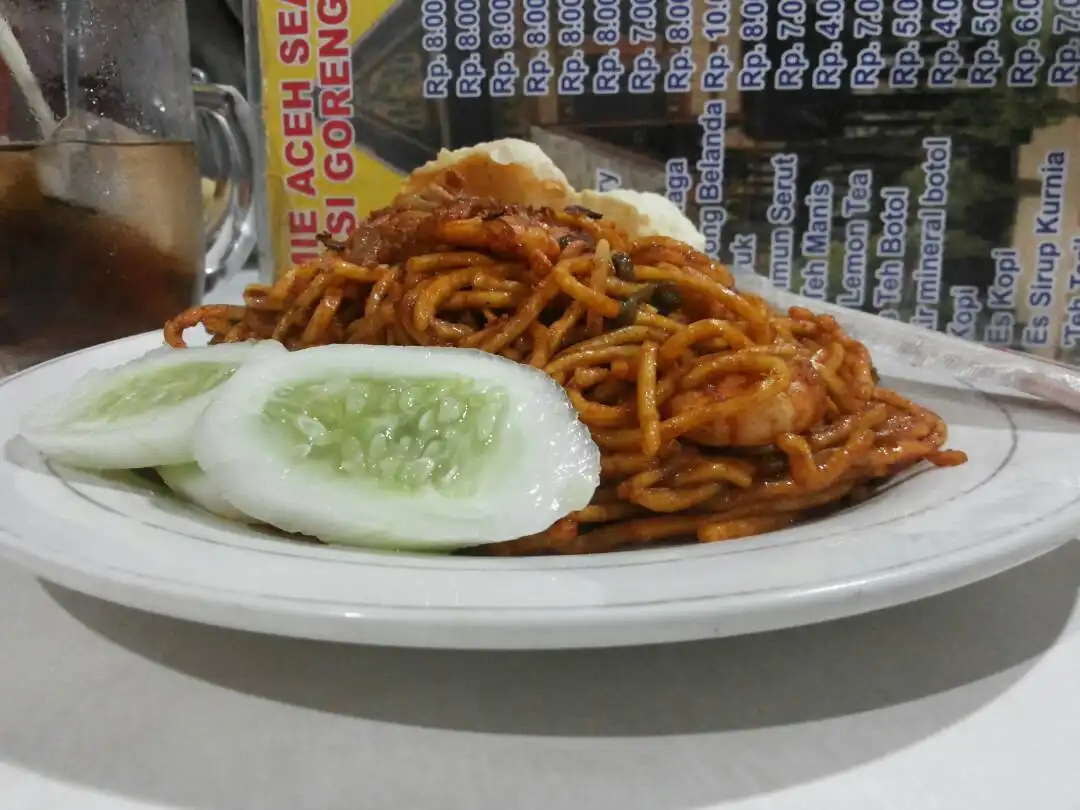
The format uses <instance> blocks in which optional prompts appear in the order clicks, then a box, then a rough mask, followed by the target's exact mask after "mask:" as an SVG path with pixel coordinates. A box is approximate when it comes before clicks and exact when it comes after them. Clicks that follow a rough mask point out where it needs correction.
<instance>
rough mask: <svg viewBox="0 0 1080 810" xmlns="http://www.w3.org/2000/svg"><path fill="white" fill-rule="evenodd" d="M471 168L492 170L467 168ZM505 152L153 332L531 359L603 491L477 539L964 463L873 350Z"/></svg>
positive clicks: (645, 530)
mask: <svg viewBox="0 0 1080 810" xmlns="http://www.w3.org/2000/svg"><path fill="white" fill-rule="evenodd" d="M484 160H487V163H483V161H484ZM470 161H472V162H470ZM481 163H483V165H482V166H481V168H482V169H484V170H485V171H488V173H489V175H490V174H492V167H493V166H494V167H495V168H496V169H498V171H494V174H498V175H499V176H500V177H501V178H502V180H501V182H486V183H485V182H470V180H469V177H470V174H471V175H473V176H475V175H477V173H478V172H480V169H478V168H477V166H478V165H480V164H481ZM470 166H471V167H472V171H471V172H470ZM500 166H501V164H495V163H493V162H492V161H490V160H489V159H487V158H484V157H483V156H480V157H477V156H475V155H474V156H473V157H470V158H467V159H465V160H464V162H460V161H459V162H458V163H457V164H456V165H452V166H449V167H443V168H441V170H439V171H438V172H431V171H429V172H428V174H429V176H428V178H427V179H426V181H425V182H424V183H421V184H419V185H418V184H417V183H415V182H414V183H411V184H410V185H407V186H406V188H405V190H403V192H402V194H401V195H400V196H399V197H398V198H397V199H396V200H395V202H394V205H392V206H391V207H389V208H385V209H383V210H380V211H377V212H375V213H373V214H372V215H370V216H369V217H368V218H367V219H366V220H365V221H364V222H362V223H361V224H360V225H359V226H358V227H357V228H356V230H355V231H354V232H353V233H352V234H351V236H349V238H348V239H347V240H346V241H343V242H338V241H334V240H332V239H330V238H328V237H324V238H323V240H322V241H323V244H324V247H325V250H324V252H323V255H321V256H320V257H319V258H318V259H316V260H314V261H309V262H307V263H304V264H302V265H299V266H296V267H294V268H293V269H292V270H290V271H289V272H288V273H286V274H285V275H283V276H282V277H281V278H279V279H278V280H277V281H276V282H275V283H274V284H273V285H253V286H251V287H249V288H248V289H247V291H246V292H245V295H244V305H243V306H203V307H197V308H193V309H191V310H189V311H187V312H184V313H182V314H181V315H179V316H178V317H176V318H175V319H174V320H172V321H170V322H169V323H168V324H167V326H166V329H165V337H166V341H167V342H168V343H169V344H171V345H172V346H175V347H181V346H184V345H185V342H184V332H185V330H186V329H188V328H191V327H194V326H197V325H202V326H203V327H205V329H206V330H207V331H208V332H209V334H210V336H211V342H212V343H229V342H236V341H246V340H252V339H263V338H273V339H276V340H279V341H281V342H282V343H284V345H285V346H286V347H287V348H289V349H291V350H302V349H305V348H307V347H311V346H319V345H324V344H331V343H363V344H375V345H399V346H454V347H461V348H472V349H479V350H481V351H484V352H492V353H496V354H501V355H503V356H504V357H507V358H510V359H512V360H515V361H517V362H520V363H525V364H528V365H531V366H534V367H536V368H538V369H542V370H543V371H545V372H546V373H547V374H548V375H550V376H551V377H552V378H554V379H555V380H556V381H557V382H558V383H559V384H561V385H562V386H563V387H564V388H565V390H566V393H567V395H568V397H569V399H570V401H571V403H572V404H573V406H574V407H575V408H576V409H577V411H578V413H579V415H580V418H581V420H582V421H583V422H584V423H585V424H586V425H587V426H588V428H589V429H590V431H591V433H592V435H593V437H594V439H595V441H596V443H597V444H598V445H599V447H600V449H601V454H602V483H601V487H600V489H599V490H598V491H597V493H596V495H595V497H594V499H593V501H592V503H591V505H589V506H588V507H587V508H585V509H583V510H581V511H579V512H576V513H573V514H571V515H570V516H569V517H568V518H566V519H563V520H561V521H559V522H558V523H556V524H555V525H553V526H552V527H551V528H550V529H548V530H547V531H545V532H543V533H541V534H538V535H533V536H530V537H523V538H520V539H517V540H513V541H510V542H506V543H501V544H496V545H490V546H485V547H483V548H479V549H475V550H474V551H473V553H484V554H497V555H532V554H545V553H561V554H579V553H596V552H608V551H614V550H620V549H625V548H630V547H640V546H646V545H651V544H657V543H662V542H672V541H685V540H692V539H695V538H696V540H698V541H700V542H712V541H719V540H728V539H733V538H737V537H745V536H749V535H755V534H759V533H762V532H768V531H772V530H776V529H780V528H783V527H786V526H788V525H790V524H792V523H795V522H798V521H801V520H805V519H808V518H811V517H813V516H816V515H818V514H821V513H822V510H828V509H834V508H836V507H839V506H843V505H846V504H850V503H852V502H855V501H858V500H859V499H862V498H865V497H867V495H869V494H870V493H871V492H872V491H873V490H874V488H875V487H877V486H879V485H880V484H881V483H882V482H883V481H885V480H886V479H889V478H891V477H893V476H896V475H897V474H899V473H901V472H902V471H905V470H908V469H909V468H912V467H913V466H915V465H918V464H920V463H923V462H929V464H932V465H936V466H953V465H957V464H961V463H963V462H964V461H965V456H964V455H963V453H960V452H958V451H954V450H946V449H943V448H944V444H945V441H946V433H947V431H946V426H945V423H944V422H943V421H942V420H941V418H940V417H938V416H937V415H936V414H934V413H932V412H931V411H929V410H927V409H926V408H923V407H921V406H919V405H917V404H916V403H914V402H911V401H909V400H908V399H906V398H905V397H903V396H901V395H900V394H898V393H896V392H894V391H891V390H887V389H885V388H881V387H879V385H878V384H877V375H876V372H875V369H874V367H873V365H872V363H871V357H870V354H869V352H868V350H867V348H866V347H865V346H864V345H862V344H861V343H859V342H857V341H855V340H853V339H852V338H850V337H848V336H847V335H846V334H845V333H844V331H843V330H842V329H841V328H840V327H839V326H838V325H837V323H836V322H835V321H834V320H833V319H832V318H831V317H828V316H822V315H816V314H814V313H813V312H811V311H809V310H807V309H802V308H792V309H791V310H789V311H787V312H777V311H774V310H773V309H772V308H771V307H770V306H769V305H768V304H767V303H766V302H765V301H764V300H763V299H762V298H760V297H758V296H756V295H752V294H748V293H745V292H740V291H738V290H737V289H736V287H735V284H734V279H733V278H732V275H731V273H730V272H729V271H728V270H727V269H726V268H724V267H723V266H721V265H719V264H717V263H716V262H714V261H712V260H710V259H709V258H708V257H707V256H705V255H704V254H703V253H701V252H699V251H698V250H696V249H695V248H693V247H691V246H690V245H688V244H686V243H684V242H681V241H677V240H676V239H673V238H670V237H668V236H663V235H657V234H655V233H654V234H647V233H646V234H641V233H637V234H631V233H629V232H628V230H627V229H626V228H624V227H622V226H621V225H620V223H619V222H618V221H617V220H619V219H620V218H619V217H611V216H607V215H602V214H601V213H600V212H598V211H594V210H592V209H591V208H587V207H583V206H581V205H575V204H570V205H564V206H562V207H555V206H554V205H550V204H548V203H551V202H554V203H558V201H559V194H560V193H562V192H561V191H559V190H558V189H556V191H557V192H558V193H554V194H548V195H546V196H547V197H554V198H555V199H553V200H552V199H543V197H545V195H544V194H540V195H538V194H536V193H535V189H536V188H537V187H539V186H542V185H543V184H542V183H540V182H539V181H538V180H537V179H536V177H530V178H527V179H528V183H526V184H525V185H531V188H532V189H533V190H534V191H533V193H531V198H530V195H527V194H523V193H521V192H520V191H507V188H508V187H513V188H518V185H520V183H519V184H518V185H514V184H515V183H516V182H517V181H520V180H521V178H520V177H516V175H515V172H524V171H526V169H524V168H523V167H520V166H509V167H507V166H501V168H499V167H500ZM488 180H489V181H490V177H488ZM548 185H550V184H548ZM558 185H559V184H558V183H556V186H558ZM492 191H495V192H499V196H498V197H495V196H492V195H491V194H490V193H489V192H492ZM538 197H540V198H541V199H540V200H539V202H540V203H542V204H536V203H537V198H538ZM515 198H516V199H515ZM523 198H525V199H527V200H528V201H527V202H522V199H523ZM566 199H571V198H569V197H568V198H565V199H564V200H563V201H565V200H566ZM530 202H531V203H532V204H529V203H530ZM622 219H623V220H624V221H625V218H622ZM638 230H640V229H638Z"/></svg>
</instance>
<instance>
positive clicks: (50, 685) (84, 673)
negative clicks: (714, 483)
mask: <svg viewBox="0 0 1080 810" xmlns="http://www.w3.org/2000/svg"><path fill="white" fill-rule="evenodd" d="M234 290H235V285H232V289H226V290H223V291H219V294H218V296H216V297H218V298H220V297H223V296H224V297H228V296H229V295H230V294H232V293H233V292H234ZM867 542H873V538H867ZM1078 589H1080V544H1077V543H1070V544H1069V545H1067V546H1065V547H1064V548H1062V549H1060V550H1058V551H1056V552H1053V553H1052V554H1049V555H1047V556H1046V557H1043V558H1041V559H1039V560H1036V561H1035V562H1032V563H1029V564H1028V565H1025V566H1023V567H1021V568H1019V569H1016V570H1014V571H1012V572H1009V573H1007V574H1004V575H1002V576H999V577H996V578H995V579H992V580H989V581H987V582H984V583H981V584H978V585H974V586H971V587H968V588H965V589H963V590H960V591H956V592H953V593H951V594H946V595H944V596H940V597H936V598H934V599H929V600H926V601H923V602H919V603H915V604H911V605H907V606H904V607H901V608H896V609H893V610H888V611H883V612H880V613H876V614H871V615H868V616H863V617H858V618H853V619H848V620H845V621H840V622H835V623H832V624H827V625H819V626H814V627H807V628H801V629H796V630H789V631H784V632H779V633H771V634H766V635H760V636H752V637H743V638H736V639H727V640H721V641H715V642H705V643H696V644H681V645H674V646H665V647H653V648H647V649H624V650H604V651H583V652H566V653H535V654H534V653H460V654H459V653H448V652H424V651H402V650H390V649H376V648H361V647H352V648H350V647H339V646H334V645H328V644H318V643H307V642H299V641H289V640H281V639H274V638H268V637H261V636H254V635H247V634H243V633H238V632H233V631H226V630H218V629H214V628H209V627H201V626H197V625H191V624H186V623H183V622H179V621H174V620H170V619H165V618H160V617H156V616H151V615H148V614H143V613H138V612H134V611H131V610H127V609H124V608H119V607H115V606H112V605H109V604H106V603H103V602H99V601H96V600H94V599H90V598H87V597H84V596H80V595H77V594H74V593H71V592H69V591H65V590H62V589H59V588H56V587H54V586H51V585H47V584H44V583H42V582H39V581H37V580H35V579H34V578H33V577H31V576H29V575H27V574H24V573H23V572H21V571H19V570H16V569H14V568H12V567H10V566H7V565H4V564H0V810H82V808H94V810H134V808H161V807H170V808H180V807H182V808H195V809H196V810H369V808H370V809H371V810H414V809H415V810H427V809H428V808H430V809H431V810H533V808H536V810H691V809H695V810H696V809H697V808H731V809H732V810H735V809H736V808H737V809H738V810H766V809H767V810H815V809H816V808H823V809H827V810H847V809H848V808H850V810H874V809H875V808H888V809H889V810H938V808H941V810H1017V809H1018V808H1036V809H1037V810H1059V809H1060V808H1077V807H1080V790H1078V789H1077V785H1078V783H1080V780H1078V778H1077V776H1076V770H1075V765H1076V762H1077V755H1078V752H1080V632H1078V629H1080V611H1078V610H1077V595H1078Z"/></svg>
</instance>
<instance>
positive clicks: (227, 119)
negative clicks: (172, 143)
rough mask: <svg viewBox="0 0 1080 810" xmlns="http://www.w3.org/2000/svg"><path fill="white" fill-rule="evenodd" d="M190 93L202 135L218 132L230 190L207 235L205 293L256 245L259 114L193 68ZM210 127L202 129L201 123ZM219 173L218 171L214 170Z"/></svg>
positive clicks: (239, 96)
mask: <svg viewBox="0 0 1080 810" xmlns="http://www.w3.org/2000/svg"><path fill="white" fill-rule="evenodd" d="M191 79H192V92H193V95H194V98H195V114H196V115H197V116H198V117H199V118H200V119H201V120H200V127H199V129H200V131H206V130H207V129H209V130H210V131H214V132H216V134H217V137H216V139H215V144H216V145H217V146H218V147H219V149H218V151H223V152H224V154H223V155H216V156H215V162H218V163H221V162H224V163H225V164H226V165H225V166H218V167H216V168H217V169H218V170H219V172H221V173H222V174H223V175H224V178H223V179H224V180H225V182H226V184H227V187H228V197H227V200H226V205H225V211H224V216H222V217H221V218H220V221H219V222H218V223H216V225H215V227H213V228H212V232H210V233H207V234H206V259H205V262H204V267H205V272H206V276H205V278H206V283H205V287H204V289H205V290H209V289H210V288H211V287H213V286H215V285H216V284H218V283H219V282H221V281H222V280H224V279H226V278H230V277H232V276H233V275H235V274H236V273H238V272H239V271H241V270H242V269H243V268H244V266H245V265H246V264H247V262H248V260H249V259H250V258H251V254H252V251H254V249H255V245H256V243H257V241H258V233H257V230H256V213H255V193H254V180H255V168H254V166H255V149H256V143H257V140H256V138H257V136H256V126H255V113H254V110H253V109H252V107H251V105H250V104H248V102H247V99H245V98H244V96H243V94H242V93H240V91H239V90H237V89H236V88H235V87H230V86H228V85H223V84H214V83H213V82H210V81H208V80H207V78H206V74H204V73H203V72H202V71H200V70H196V69H192V71H191ZM204 124H205V125H208V126H207V127H204V126H203V125H204ZM222 170H223V171H222ZM215 173H217V172H215Z"/></svg>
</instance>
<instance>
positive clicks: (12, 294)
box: [0, 0, 256, 376]
mask: <svg viewBox="0 0 1080 810" xmlns="http://www.w3.org/2000/svg"><path fill="white" fill-rule="evenodd" d="M0 62H2V63H3V64H2V65H0V376H3V375H4V374H8V373H12V372H14V371H18V370H20V369H22V368H26V367H27V366H29V365H32V364H34V363H36V362H40V361H42V360H45V359H48V358H50V357H55V356H57V355H60V354H64V353H66V352H69V351H73V350H76V349H79V348H84V347H86V346H91V345H94V344H97V343H101V342H104V341H108V340H113V339H115V338H120V337H125V336H128V335H132V334H137V333H139V332H144V331H148V330H152V329H157V328H160V327H161V326H162V324H163V323H164V322H165V321H166V320H167V319H168V318H170V317H172V316H173V315H175V314H176V313H178V312H180V311H182V310H183V309H185V308H187V307H189V306H191V305H193V304H195V303H198V301H199V300H200V298H201V296H202V294H203V292H204V290H206V289H207V287H208V285H209V284H210V283H213V282H216V281H218V280H220V279H221V278H223V277H224V276H227V275H229V274H230V273H233V272H235V271H236V270H238V269H240V268H241V267H242V266H243V264H244V262H245V261H246V260H247V259H248V258H249V257H250V255H251V251H252V248H253V246H254V244H255V241H256V237H255V234H254V224H255V221H254V210H253V198H252V168H251V162H252V149H253V144H254V135H253V131H254V121H253V117H252V112H251V109H250V108H249V107H248V105H247V103H246V102H245V101H244V99H243V98H242V96H241V95H240V93H239V92H237V91H236V90H235V89H233V88H230V87H224V86H220V85H214V84H211V83H209V82H208V81H207V80H206V77H205V76H202V75H201V74H199V73H197V72H193V71H192V69H191V63H190V56H189V51H188V38H187V20H186V16H185V9H184V2H183V0H65V2H63V3H60V2H46V1H45V0H0Z"/></svg>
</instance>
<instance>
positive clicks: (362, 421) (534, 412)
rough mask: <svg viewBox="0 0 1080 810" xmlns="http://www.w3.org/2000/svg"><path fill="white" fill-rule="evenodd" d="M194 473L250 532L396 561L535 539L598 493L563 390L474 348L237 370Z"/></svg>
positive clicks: (591, 457)
mask: <svg viewBox="0 0 1080 810" xmlns="http://www.w3.org/2000/svg"><path fill="white" fill-rule="evenodd" d="M195 458H196V460H197V461H198V463H199V465H200V466H201V467H202V468H203V470H205V471H206V473H207V475H208V476H209V478H210V481H211V483H212V484H213V485H214V486H215V487H216V488H217V489H218V491H219V492H220V493H221V494H222V495H223V496H224V497H225V498H226V499H227V500H228V501H229V502H230V503H231V504H233V505H234V506H235V507H236V508H237V509H239V510H240V511H242V512H244V513H245V514H248V515H251V516H252V517H254V518H257V519H258V520H261V521H264V522H266V523H269V524H271V525H273V526H277V527H278V528H279V529H283V530H285V531H289V532H297V533H301V534H307V535H311V536H314V537H317V538H319V539H320V540H324V541H326V542H331V543H346V544H352V545H366V546H378V547H392V548H399V549H405V548H412V549H429V550H430V549H446V550H449V549H453V548H458V547H463V546H468V545H476V544H481V543H490V542H498V541H501V540H508V539H511V538H515V537H521V536H524V535H528V534H534V533H536V532H540V531H543V530H544V529H546V528H548V527H549V526H550V525H551V524H552V523H554V522H555V521H556V520H558V519H559V518H561V517H563V516H565V515H566V514H568V513H569V512H572V511H574V510H577V509H581V508H583V507H585V506H586V505H587V504H588V503H589V501H590V499H591V498H592V496H593V493H594V492H595V490H596V487H597V486H598V484H599V480H600V452H599V450H598V449H597V447H596V445H595V444H594V443H593V440H592V437H591V436H590V435H589V431H588V429H587V428H586V427H585V426H584V425H583V424H582V423H581V422H580V421H579V420H578V418H577V412H576V411H575V410H574V409H573V407H572V406H571V404H570V402H569V400H568V399H567V397H566V394H565V392H564V391H563V389H562V388H561V387H560V386H559V385H558V384H556V383H555V382H554V381H553V380H551V379H550V378H549V377H548V376H547V375H545V374H544V373H543V372H541V371H538V370H537V369H534V368H531V367H529V366H525V365H521V364H518V363H514V362H512V361H510V360H506V359H504V358H502V357H498V356H495V355H491V354H486V353H484V352H480V351H474V350H469V349H421V348H405V347H373V346H351V345H339V346H324V347H319V348H315V349H306V350H304V351H301V352H296V353H293V354H288V355H282V356H280V357H275V358H273V359H272V360H271V361H269V362H266V363H259V364H254V365H250V366H246V367H244V368H241V369H240V370H239V371H237V373H236V374H235V375H234V376H233V378H232V379H230V380H229V382H227V383H226V384H225V385H223V386H222V387H221V390H220V392H219V394H218V397H217V398H216V399H215V401H214V402H213V403H212V404H211V406H210V407H209V408H208V409H207V410H206V412H205V414H204V415H203V418H202V420H201V421H200V423H199V429H198V431H197V434H196V439H195Z"/></svg>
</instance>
